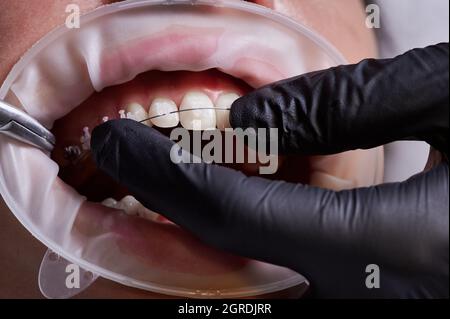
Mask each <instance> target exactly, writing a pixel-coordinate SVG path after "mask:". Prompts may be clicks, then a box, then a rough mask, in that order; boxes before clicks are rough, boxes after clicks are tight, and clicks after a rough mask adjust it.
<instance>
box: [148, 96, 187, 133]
mask: <svg viewBox="0 0 450 319" xmlns="http://www.w3.org/2000/svg"><path fill="white" fill-rule="evenodd" d="M177 111H178V108H177V105H176V104H175V102H174V101H172V100H170V99H166V98H156V99H154V100H153V102H152V104H151V105H150V109H149V110H148V117H155V118H153V119H151V121H152V123H153V124H154V125H155V126H158V127H175V126H177V125H178V123H179V122H180V118H179V116H178V113H177ZM171 112H175V113H171Z"/></svg>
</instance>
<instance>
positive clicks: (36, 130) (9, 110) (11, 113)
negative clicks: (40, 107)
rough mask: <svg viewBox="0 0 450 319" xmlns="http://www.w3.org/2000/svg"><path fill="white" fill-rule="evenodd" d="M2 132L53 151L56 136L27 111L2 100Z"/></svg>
mask: <svg viewBox="0 0 450 319" xmlns="http://www.w3.org/2000/svg"><path fill="white" fill-rule="evenodd" d="M0 134H5V135H8V136H10V137H12V138H15V139H17V140H19V141H22V142H25V143H28V144H30V145H33V146H36V147H38V148H40V149H42V150H44V151H48V152H51V151H52V150H53V148H54V146H55V136H54V135H53V134H52V133H51V132H50V131H49V130H48V129H47V128H45V127H44V126H43V125H42V124H40V123H39V122H38V121H36V120H35V119H34V118H32V117H31V116H30V115H28V114H27V113H25V112H23V111H21V110H19V109H18V108H16V107H14V106H12V105H11V104H8V103H6V102H4V101H2V100H0Z"/></svg>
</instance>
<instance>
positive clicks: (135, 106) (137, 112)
mask: <svg viewBox="0 0 450 319" xmlns="http://www.w3.org/2000/svg"><path fill="white" fill-rule="evenodd" d="M126 110H127V114H130V115H131V117H132V119H133V120H135V121H138V122H141V123H143V124H145V125H148V126H151V123H150V121H144V120H146V119H147V118H148V114H147V112H146V111H145V109H144V108H143V107H142V105H140V104H139V103H130V104H128V105H127V107H126Z"/></svg>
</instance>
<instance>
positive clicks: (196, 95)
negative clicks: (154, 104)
mask: <svg viewBox="0 0 450 319" xmlns="http://www.w3.org/2000/svg"><path fill="white" fill-rule="evenodd" d="M191 109H193V110H191ZM180 122H181V125H182V126H183V127H184V128H185V129H188V130H194V129H195V130H197V129H198V130H214V129H215V128H216V112H215V111H214V104H213V102H212V101H211V99H210V98H209V97H208V96H207V95H206V94H205V93H203V92H198V91H192V92H188V93H186V95H185V96H184V98H183V101H182V102H181V104H180Z"/></svg>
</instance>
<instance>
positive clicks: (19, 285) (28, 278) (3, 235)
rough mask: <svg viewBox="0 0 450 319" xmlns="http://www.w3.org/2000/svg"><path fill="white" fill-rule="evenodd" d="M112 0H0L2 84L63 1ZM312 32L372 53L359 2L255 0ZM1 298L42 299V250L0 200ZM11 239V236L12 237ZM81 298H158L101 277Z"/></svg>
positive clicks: (60, 17)
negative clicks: (309, 28)
mask: <svg viewBox="0 0 450 319" xmlns="http://www.w3.org/2000/svg"><path fill="white" fill-rule="evenodd" d="M111 2H115V1H98V0H79V1H74V0H17V1H12V0H9V1H6V0H4V1H0V82H2V81H3V80H4V79H5V77H6V75H7V74H8V72H9V71H10V69H11V67H12V66H13V65H14V64H15V63H16V62H17V61H18V59H19V58H20V57H21V56H22V55H23V54H24V53H25V52H26V51H27V50H28V49H29V48H30V47H31V45H33V44H34V43H35V42H36V41H37V40H39V39H40V38H41V37H42V36H44V35H45V34H46V33H48V32H49V31H50V30H52V29H53V28H55V27H56V26H58V25H61V24H63V23H64V21H65V19H66V16H67V14H66V13H65V8H66V5H67V4H69V3H76V4H78V5H79V6H80V8H81V11H82V13H85V12H88V11H90V10H93V9H94V8H96V7H99V6H101V5H104V4H108V3H111ZM257 2H258V3H259V4H262V5H266V6H268V7H270V8H273V9H275V10H277V11H279V12H281V13H283V14H286V15H289V16H291V17H293V18H294V19H297V20H299V21H301V22H302V23H304V24H306V25H307V26H309V27H311V28H312V29H314V30H316V31H317V32H319V33H320V34H322V36H323V37H324V38H326V39H327V40H328V41H330V42H331V43H332V44H333V45H334V46H335V47H336V48H337V49H338V50H339V51H341V52H342V53H343V54H344V56H345V58H346V59H347V60H348V61H349V62H351V63H353V62H357V61H359V60H361V59H363V58H367V57H374V56H375V54H376V47H375V41H374V37H373V34H372V32H371V31H370V30H369V29H367V28H366V27H365V24H364V19H365V16H364V8H363V6H362V4H361V2H360V1H359V0H344V1H330V0H284V1H283V0H279V1H277V0H275V1H270V0H269V1H267V0H264V1H257ZM0 218H1V220H2V222H1V223H0V240H1V242H2V243H3V244H2V246H1V248H0V269H1V270H2V271H1V275H0V285H1V287H2V289H0V298H6V297H9V298H11V297H31V298H33V297H42V296H41V294H40V293H39V289H38V287H37V277H38V276H37V275H38V270H39V264H40V262H41V260H42V256H43V254H44V252H45V250H46V248H45V247H44V246H43V245H42V244H40V243H39V242H38V241H37V240H36V239H34V238H33V237H32V235H31V234H30V233H28V232H27V231H26V230H25V228H24V227H23V226H22V225H21V224H20V223H19V222H18V221H17V220H16V219H15V217H14V216H13V215H12V214H11V213H10V212H9V210H8V209H7V208H6V207H5V206H4V204H2V203H0ZM12 238H14V240H11V239H12ZM79 297H84V298H95V297H120V298H142V297H144V298H145V297H146V298H157V297H161V296H159V295H157V294H153V293H149V292H145V291H141V290H137V289H132V288H128V287H124V286H121V285H119V284H116V283H113V282H111V281H108V280H103V279H99V280H98V281H97V282H96V283H95V284H93V285H92V286H91V287H90V288H89V289H87V290H86V291H85V292H83V293H82V294H80V295H79Z"/></svg>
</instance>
